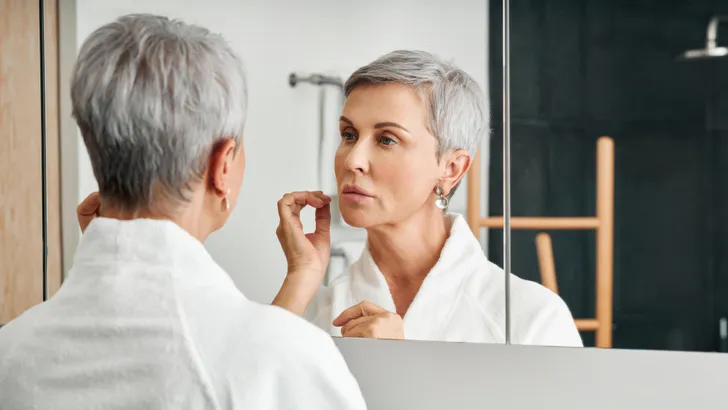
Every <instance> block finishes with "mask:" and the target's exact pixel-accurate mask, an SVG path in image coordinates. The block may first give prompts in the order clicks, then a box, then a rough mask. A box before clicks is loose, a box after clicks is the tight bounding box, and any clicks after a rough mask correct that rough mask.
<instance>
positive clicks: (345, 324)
mask: <svg viewBox="0 0 728 410" xmlns="http://www.w3.org/2000/svg"><path fill="white" fill-rule="evenodd" d="M333 325H334V326H337V327H341V335H342V336H344V337H366V338H373V339H404V322H403V321H402V318H401V317H400V316H399V315H398V314H396V313H393V312H390V311H388V310H386V309H384V308H381V307H379V306H377V305H375V304H373V303H371V302H367V301H364V302H361V303H359V304H357V305H354V306H352V307H350V308H348V309H346V310H345V311H343V312H341V314H340V315H339V317H337V318H336V319H334V322H333Z"/></svg>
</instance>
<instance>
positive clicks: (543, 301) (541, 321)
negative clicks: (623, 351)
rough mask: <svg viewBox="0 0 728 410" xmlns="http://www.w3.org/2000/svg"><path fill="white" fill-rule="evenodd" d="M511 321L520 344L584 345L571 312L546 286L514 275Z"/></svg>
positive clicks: (512, 280)
mask: <svg viewBox="0 0 728 410" xmlns="http://www.w3.org/2000/svg"><path fill="white" fill-rule="evenodd" d="M511 297H512V301H511V311H512V315H511V318H512V319H511V320H512V321H513V323H514V325H513V329H514V337H515V338H516V339H517V340H516V343H519V344H535V345H548V346H582V340H581V336H580V335H579V332H578V330H577V329H576V324H575V322H574V318H573V316H572V314H571V310H570V309H569V307H568V306H567V305H566V303H565V302H564V300H563V299H562V298H561V297H560V296H559V295H557V294H556V293H554V292H552V291H551V290H550V289H548V288H546V287H545V286H543V285H541V284H539V283H536V282H533V281H529V280H525V279H521V278H519V277H517V276H515V275H511Z"/></svg>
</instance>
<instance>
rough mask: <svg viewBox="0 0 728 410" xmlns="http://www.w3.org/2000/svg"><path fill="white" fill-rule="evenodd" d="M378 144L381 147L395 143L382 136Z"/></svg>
mask: <svg viewBox="0 0 728 410" xmlns="http://www.w3.org/2000/svg"><path fill="white" fill-rule="evenodd" d="M379 142H380V143H381V144H383V145H395V144H396V143H397V141H395V140H393V139H392V138H389V137H387V136H386V135H382V136H381V137H380V138H379Z"/></svg>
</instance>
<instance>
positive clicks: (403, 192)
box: [372, 155, 437, 202]
mask: <svg viewBox="0 0 728 410" xmlns="http://www.w3.org/2000/svg"><path fill="white" fill-rule="evenodd" d="M375 166H376V168H375ZM375 169H376V170H375ZM372 171H373V173H376V174H377V175H379V176H380V177H379V178H378V179H377V181H378V182H381V183H383V184H385V185H386V186H387V188H388V189H387V191H389V192H390V195H392V197H393V198H394V199H396V200H397V202H400V201H405V202H409V201H418V202H419V201H420V199H421V198H420V197H421V196H422V195H426V194H429V192H430V189H434V186H433V185H432V181H433V180H434V179H433V175H435V174H436V171H437V170H436V169H435V167H434V166H432V165H431V164H427V163H425V162H424V161H422V159H421V157H419V156H415V155H411V156H408V155H402V156H399V157H398V158H383V160H382V161H378V164H372Z"/></svg>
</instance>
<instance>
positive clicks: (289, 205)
mask: <svg viewBox="0 0 728 410" xmlns="http://www.w3.org/2000/svg"><path fill="white" fill-rule="evenodd" d="M330 202H331V198H330V197H328V196H326V195H324V193H323V192H320V191H316V192H311V191H300V192H291V193H288V194H286V195H283V198H281V199H280V200H279V201H278V216H279V217H280V219H281V221H284V222H292V221H295V220H296V219H297V218H298V217H299V215H300V213H301V210H302V209H303V208H304V207H305V206H306V205H310V206H313V207H314V208H317V209H320V208H323V207H325V206H326V205H328V204H329V203H330ZM317 219H318V214H317ZM329 219H330V217H329Z"/></svg>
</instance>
